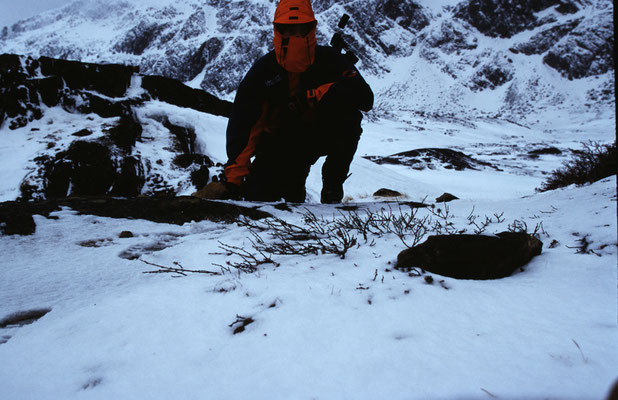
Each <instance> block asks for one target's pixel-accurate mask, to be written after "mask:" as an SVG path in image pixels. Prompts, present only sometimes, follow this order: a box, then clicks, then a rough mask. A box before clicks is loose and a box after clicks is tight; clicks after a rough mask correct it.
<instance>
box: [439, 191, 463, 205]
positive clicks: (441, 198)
mask: <svg viewBox="0 0 618 400" xmlns="http://www.w3.org/2000/svg"><path fill="white" fill-rule="evenodd" d="M453 200H459V197H457V196H455V195H452V194H450V193H443V194H442V195H440V196H439V197H436V203H448V202H449V201H453Z"/></svg>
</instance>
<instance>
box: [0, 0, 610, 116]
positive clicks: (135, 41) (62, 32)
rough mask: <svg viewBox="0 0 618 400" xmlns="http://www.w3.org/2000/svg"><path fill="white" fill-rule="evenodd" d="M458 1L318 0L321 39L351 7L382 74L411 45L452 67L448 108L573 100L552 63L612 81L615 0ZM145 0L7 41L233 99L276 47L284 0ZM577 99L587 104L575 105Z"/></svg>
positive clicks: (54, 22) (397, 97) (71, 10)
mask: <svg viewBox="0 0 618 400" xmlns="http://www.w3.org/2000/svg"><path fill="white" fill-rule="evenodd" d="M447 3H448V5H445V6H444V7H442V8H441V9H439V8H437V7H436V6H435V5H433V4H431V2H426V1H422V0H417V1H412V0H405V1H395V0H380V1H373V0H355V1H352V0H343V1H338V2H333V1H332V0H314V1H313V5H314V9H315V11H316V13H317V17H318V20H319V25H318V36H319V41H320V42H323V43H324V42H328V41H329V38H330V36H331V35H332V33H333V32H334V27H336V25H337V21H338V19H339V17H340V16H341V14H342V13H343V12H346V13H348V14H350V15H351V16H352V20H351V21H352V22H351V24H350V27H349V28H348V29H347V30H346V31H345V37H346V39H347V40H348V42H349V43H350V45H351V47H352V48H353V50H354V51H355V52H356V53H357V55H359V57H360V59H361V64H360V68H361V69H362V70H363V72H364V73H365V74H366V75H367V76H368V77H369V79H370V80H371V79H372V78H373V77H374V78H375V79H383V78H388V76H389V74H390V73H391V71H392V69H393V66H394V65H397V64H398V63H399V62H400V61H401V60H406V59H410V58H411V57H412V60H414V58H416V57H419V59H420V60H421V61H422V62H423V63H427V65H428V67H429V68H430V69H431V70H432V71H435V72H434V73H435V74H437V76H439V77H440V79H438V80H436V81H435V84H437V85H440V87H438V88H434V90H436V91H438V92H440V93H441V97H446V98H448V102H445V103H443V104H442V103H441V104H436V105H435V108H437V109H438V110H441V112H442V113H446V112H449V111H450V112H461V111H462V110H463V111H467V112H473V111H472V110H470V109H469V107H467V106H466V105H465V104H464V103H463V102H462V100H461V99H462V98H464V97H462V94H465V93H466V92H471V93H472V94H474V93H477V95H478V96H483V93H484V92H487V91H489V92H491V91H494V90H496V89H498V88H505V89H506V90H505V91H504V92H503V94H502V95H501V96H502V103H501V107H499V108H496V107H495V106H493V105H492V106H491V107H490V106H489V105H488V107H487V108H486V109H485V110H481V111H483V112H493V113H495V112H496V111H498V110H499V112H500V113H501V114H512V115H514V116H519V117H524V116H525V115H526V114H527V113H530V111H531V110H533V109H535V108H536V109H539V108H540V104H544V107H550V106H556V104H557V105H558V106H560V105H561V104H566V103H567V102H568V101H572V99H570V98H568V96H566V95H565V94H564V93H562V92H561V88H560V85H558V84H557V83H555V82H547V81H545V82H544V80H546V78H545V77H544V74H543V73H541V72H540V70H542V69H550V70H555V71H557V72H559V73H560V74H561V75H562V76H563V77H564V79H567V80H568V79H585V78H588V77H595V76H604V77H605V78H604V79H601V80H599V81H591V82H590V85H591V90H597V91H607V90H612V89H611V88H612V87H613V79H614V78H613V63H614V59H613V20H612V11H613V5H612V3H611V2H610V1H608V0H601V1H598V2H590V1H587V0H543V1H532V0H527V1H523V2H522V1H513V0H465V1H456V0H453V1H450V2H447ZM145 4H146V5H142V4H141V3H140V2H139V1H137V2H132V3H129V2H126V1H112V2H105V4H103V2H101V1H100V0H89V1H83V2H76V3H73V4H71V5H69V6H67V7H65V8H64V9H62V10H59V11H52V12H48V13H46V14H43V15H41V16H38V17H33V18H30V19H28V20H25V21H21V22H19V23H17V24H15V25H13V26H11V27H5V28H4V29H3V30H2V31H1V33H0V52H3V51H4V52H14V53H23V54H30V55H34V56H37V57H38V56H40V55H44V56H50V57H56V58H63V59H73V60H82V61H95V60H104V61H107V62H114V63H125V64H130V65H139V67H140V70H141V71H142V72H144V73H147V74H155V75H162V76H166V77H171V78H175V79H178V80H181V81H184V82H187V81H191V82H192V85H195V86H200V87H201V88H203V89H205V90H207V91H209V92H211V93H214V94H216V95H218V96H220V97H225V98H228V99H229V98H231V96H232V95H233V93H234V91H235V89H236V87H237V85H238V83H239V81H240V79H241V78H242V76H243V74H244V73H245V72H246V71H247V70H248V68H249V67H250V65H251V64H252V63H253V61H254V60H255V59H256V58H257V57H259V56H260V55H262V54H264V53H266V52H267V51H268V50H269V48H270V47H271V44H270V43H271V35H272V32H271V30H272V28H271V25H270V21H271V18H272V14H273V12H274V8H275V5H276V2H275V1H273V0H242V1H232V0H201V1H198V0H179V1H176V2H173V3H172V2H170V3H169V4H165V3H164V2H161V3H159V5H156V6H151V5H148V4H147V3H145ZM74 20H78V21H81V22H78V23H73V26H70V27H69V23H68V21H74ZM86 25H95V26H97V27H98V28H100V29H98V30H97V32H99V34H100V33H101V32H104V34H107V36H105V37H104V38H103V39H101V38H99V37H97V38H94V37H91V36H89V35H88V34H86V33H83V30H84V26H86ZM75 32H80V35H79V36H80V39H79V41H76V40H75V39H73V38H72V36H73V33H75ZM501 48H505V49H509V48H510V49H511V50H510V51H505V50H503V49H501ZM407 62H408V63H409V62H410V61H407ZM415 64H418V62H416V61H412V64H410V65H411V69H410V70H409V73H410V74H411V78H413V77H414V76H415V75H417V74H418V72H417V71H418V68H421V65H419V66H418V67H417V66H415ZM530 68H532V69H533V70H534V71H536V72H535V73H534V74H533V76H528V75H529V74H528V73H527V72H526V71H529V70H530ZM608 74H609V75H608ZM453 80H454V83H453ZM376 82H377V81H376ZM422 85H423V83H422V82H420V83H419V82H415V81H414V79H412V80H411V81H408V82H405V81H401V78H400V79H399V82H397V83H395V84H393V85H391V86H388V87H385V88H379V89H378V95H379V97H380V98H381V99H382V104H381V106H380V107H378V109H377V115H378V116H380V115H383V114H384V113H385V112H388V111H393V110H396V109H399V108H407V109H409V108H410V107H412V108H416V109H419V108H421V107H425V108H431V107H432V105H431V104H427V101H426V99H422V98H419V97H418V96H415V95H414V94H415V93H417V92H418V91H419V90H421V91H422V90H425V88H424V87H423V86H422ZM608 97H611V96H608ZM539 99H541V101H539ZM410 101H413V103H412V104H411V103H410ZM602 102H603V104H606V105H609V104H610V103H611V101H605V100H603V101H602ZM449 104H453V105H452V106H450V107H449ZM582 106H583V105H582ZM597 108H598V107H597ZM606 108H607V107H606ZM574 109H575V110H580V109H586V108H585V107H580V106H578V105H575V106H574Z"/></svg>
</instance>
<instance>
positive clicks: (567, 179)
mask: <svg viewBox="0 0 618 400" xmlns="http://www.w3.org/2000/svg"><path fill="white" fill-rule="evenodd" d="M582 144H583V146H584V149H583V150H581V151H580V152H578V153H577V155H576V156H575V158H574V159H572V160H570V161H567V162H565V163H564V167H563V168H560V169H557V170H555V171H553V172H552V174H551V176H550V177H549V178H547V180H546V181H545V182H543V184H542V186H541V188H539V189H538V190H539V191H541V192H546V191H548V190H554V189H559V188H561V187H565V186H569V185H572V184H576V185H585V184H587V183H593V182H596V181H598V180H601V179H603V178H607V177H608V176H612V175H615V174H616V158H617V155H616V142H614V143H613V144H600V143H598V142H588V143H582Z"/></svg>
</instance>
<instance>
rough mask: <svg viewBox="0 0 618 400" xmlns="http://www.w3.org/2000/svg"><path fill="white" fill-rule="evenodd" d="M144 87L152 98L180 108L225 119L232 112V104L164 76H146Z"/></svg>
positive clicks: (143, 80)
mask: <svg viewBox="0 0 618 400" xmlns="http://www.w3.org/2000/svg"><path fill="white" fill-rule="evenodd" d="M142 87H143V88H144V89H146V90H147V91H148V93H149V94H150V95H151V96H152V97H154V98H156V99H159V100H161V101H165V102H166V103H170V104H174V105H177V106H179V107H187V108H192V109H194V110H197V111H202V112H207V113H209V114H214V115H222V116H225V117H227V116H229V115H230V113H231V111H232V103H230V102H229V101H224V100H220V99H218V98H217V97H215V96H213V95H211V94H209V93H206V92H204V91H203V90H199V89H192V88H190V87H188V86H186V85H183V84H182V83H181V82H179V81H177V80H175V79H171V78H165V77H162V76H144V77H143V78H142Z"/></svg>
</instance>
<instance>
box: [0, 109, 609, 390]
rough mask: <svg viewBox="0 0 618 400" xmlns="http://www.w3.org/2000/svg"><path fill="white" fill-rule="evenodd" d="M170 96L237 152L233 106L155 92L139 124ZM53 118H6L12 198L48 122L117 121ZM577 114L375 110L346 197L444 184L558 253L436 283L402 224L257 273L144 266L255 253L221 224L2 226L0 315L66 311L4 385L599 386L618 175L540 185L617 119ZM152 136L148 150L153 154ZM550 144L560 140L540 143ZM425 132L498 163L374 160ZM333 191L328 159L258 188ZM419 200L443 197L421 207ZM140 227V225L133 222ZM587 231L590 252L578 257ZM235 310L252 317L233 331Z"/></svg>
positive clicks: (26, 329) (218, 155) (66, 218)
mask: <svg viewBox="0 0 618 400" xmlns="http://www.w3.org/2000/svg"><path fill="white" fill-rule="evenodd" d="M162 113H163V114H166V115H168V116H169V117H170V118H175V120H174V121H172V122H174V123H176V124H185V125H190V126H193V127H194V128H195V130H196V132H198V135H199V138H198V140H199V147H200V149H201V150H202V151H203V152H204V153H206V154H209V155H210V156H211V157H212V158H213V160H216V161H220V160H223V157H224V153H223V146H224V136H225V118H221V117H211V116H205V115H204V114H200V113H198V112H196V111H193V110H188V109H187V110H185V109H179V108H177V107H171V106H169V105H165V104H163V103H160V102H150V103H147V104H146V105H145V106H144V107H142V108H141V109H138V110H137V114H138V116H139V118H140V119H141V120H142V121H144V119H146V118H149V116H152V115H157V114H162ZM45 115H46V116H45V117H44V119H42V120H41V121H36V122H33V123H32V124H30V125H28V126H27V127H25V128H22V129H21V130H19V129H18V130H15V131H11V130H9V129H8V128H6V127H5V128H3V129H1V130H0V138H1V141H0V157H1V159H2V160H3V161H2V164H3V170H4V171H6V172H5V173H4V174H3V179H2V180H1V183H0V193H1V194H2V197H3V200H12V199H14V198H15V197H16V196H17V194H18V190H17V188H16V185H18V183H19V181H20V179H21V178H20V177H23V176H24V175H25V174H27V172H28V165H29V164H28V160H31V158H30V157H32V155H34V154H36V153H37V152H40V151H41V150H42V149H44V148H45V146H44V141H41V140H40V138H41V137H44V136H45V134H46V129H50V130H51V129H54V130H56V131H58V130H62V127H63V126H64V127H65V129H64V130H66V131H67V132H73V131H75V130H78V129H81V128H83V124H90V125H92V126H90V125H87V126H89V127H90V128H94V126H96V125H97V124H99V125H100V124H102V122H101V121H98V120H96V119H95V118H94V116H93V117H91V118H90V119H88V120H86V119H84V118H83V117H81V116H79V115H75V116H73V118H74V119H75V120H74V121H72V120H71V116H72V114H69V113H66V112H64V111H61V110H56V109H50V110H47V111H46V113H45ZM50 120H51V121H52V122H53V123H50ZM33 124H35V125H33ZM60 124H62V125H60ZM79 124H82V125H79ZM582 124H583V123H582ZM582 124H580V125H575V126H571V127H570V128H567V127H566V126H562V125H560V124H559V121H554V126H555V127H556V131H554V132H547V131H543V130H539V129H536V128H529V127H523V126H520V125H516V124H512V123H509V122H505V121H496V120H490V119H479V120H473V121H458V120H455V119H451V120H447V119H432V118H420V117H417V116H415V115H414V114H411V115H409V116H408V118H407V120H406V121H403V122H402V121H389V120H378V121H373V122H367V123H365V124H364V133H363V136H362V138H361V142H360V145H359V150H358V153H357V157H356V158H355V161H354V162H353V165H352V169H351V172H352V176H351V177H350V179H349V180H348V181H347V182H346V185H345V190H346V196H347V198H346V201H347V202H348V203H347V205H358V206H359V207H360V209H359V211H358V212H359V213H360V215H363V213H364V212H366V211H364V210H372V211H379V210H380V209H391V210H393V211H394V212H399V210H400V209H401V210H403V212H408V208H407V206H405V205H403V206H402V205H398V203H397V202H390V203H386V202H385V200H386V199H383V198H376V197H374V196H373V195H372V194H373V192H374V191H376V190H377V189H379V188H381V187H386V188H390V189H395V190H399V191H400V192H401V193H402V194H403V196H402V198H399V200H400V201H425V202H427V203H434V201H433V199H434V198H435V197H436V196H438V195H440V194H441V193H443V192H444V191H448V192H451V193H453V194H456V195H457V196H458V197H460V200H457V201H455V202H452V203H448V205H446V207H448V212H449V215H452V217H451V218H450V221H451V222H452V223H453V224H454V225H453V226H454V227H456V229H457V230H460V231H463V230H465V231H466V232H468V233H473V231H474V227H473V226H472V225H470V224H469V222H468V217H469V216H470V215H476V216H478V218H477V221H482V220H484V219H485V217H489V218H492V220H493V221H494V222H493V223H492V224H490V225H489V227H488V229H487V231H486V232H485V233H487V234H492V233H497V232H501V231H504V230H507V228H508V226H509V224H511V225H512V224H513V223H515V222H516V221H519V222H523V223H525V224H526V225H527V227H528V230H529V231H532V230H534V229H535V227H539V233H540V238H541V240H542V241H543V243H544V247H543V253H542V254H541V255H540V256H538V257H536V258H534V259H533V260H532V261H531V262H530V263H529V264H528V265H527V266H526V267H525V268H524V271H523V272H518V273H516V274H515V275H513V276H511V277H508V278H504V279H500V280H491V281H468V280H456V279H452V278H445V277H440V276H437V275H434V274H429V273H428V274H426V275H432V276H433V278H434V282H433V284H427V283H426V282H425V280H424V278H423V277H413V276H409V275H408V273H406V272H401V271H398V270H395V269H394V268H393V265H394V263H395V259H396V256H397V254H398V253H399V252H400V251H402V250H404V249H405V246H404V244H403V243H402V241H400V240H399V238H397V237H396V236H395V235H393V234H389V235H385V236H382V237H377V236H375V235H373V236H372V235H370V236H369V238H368V240H367V241H365V240H364V239H363V237H362V236H361V235H356V236H357V240H358V246H357V247H354V248H352V249H350V250H349V251H348V253H347V254H346V256H345V258H344V259H341V258H340V257H339V256H336V255H332V254H325V255H305V256H300V255H288V256H273V260H274V261H275V262H276V263H278V266H275V265H273V264H264V265H261V266H260V267H259V269H258V271H257V272H255V273H251V274H246V273H240V274H239V273H236V272H234V270H233V269H232V271H231V272H225V273H223V274H221V275H215V276H211V275H205V274H197V273H194V274H188V276H185V277H177V276H174V275H170V274H144V273H143V272H146V271H152V270H157V269H158V268H156V267H153V266H151V265H148V264H146V263H144V262H142V261H146V262H149V263H154V264H158V265H162V266H174V265H176V263H178V264H180V265H182V266H183V267H184V268H187V269H204V270H210V271H213V272H222V270H221V268H220V266H219V265H225V264H226V262H227V261H231V262H238V261H240V260H239V258H238V256H237V255H233V254H232V255H229V254H226V252H225V251H223V250H222V249H221V248H220V247H219V246H220V245H221V243H224V244H228V245H233V246H238V247H241V248H244V249H245V250H247V251H253V248H252V247H251V241H250V239H254V240H255V238H254V237H253V236H252V234H251V233H250V232H249V230H248V229H247V228H246V227H244V226H240V225H237V224H223V223H215V222H210V221H202V222H191V223H186V224H184V225H182V226H177V225H169V224H158V223H154V222H149V221H143V220H128V219H112V218H104V217H98V216H88V215H77V214H76V212H74V211H73V210H71V209H68V208H65V209H63V210H62V211H59V212H55V213H53V214H52V215H51V216H50V218H46V217H43V216H35V221H36V225H37V230H36V233H35V234H33V235H31V236H0V253H1V254H2V258H1V261H0V318H4V317H7V316H10V315H12V314H14V313H17V312H21V311H28V310H32V309H51V311H50V312H49V313H47V314H46V315H45V316H43V317H42V318H40V319H39V320H37V321H36V322H34V323H32V324H29V325H24V326H21V327H20V326H16V325H10V326H8V327H5V328H3V329H0V338H1V339H2V340H0V343H1V344H0V360H1V362H0V387H1V388H2V398H6V399H79V398H93V399H95V398H96V399H109V398H119V399H133V398H135V399H145V398H147V399H169V398H183V399H204V398H213V399H222V398H226V399H239V398H256V399H262V398H263V399H266V398H285V399H290V398H299V399H304V398H307V399H309V398H319V399H342V398H354V399H375V398H394V399H444V398H449V399H450V398H459V399H476V398H478V399H483V398H493V397H494V396H495V397H497V398H502V399H522V398H525V399H545V398H553V399H599V398H603V397H604V396H605V395H606V393H607V391H608V390H609V387H610V386H611V384H612V383H613V381H614V380H615V379H616V377H617V376H618V369H617V368H616V366H617V365H618V346H616V339H618V326H617V315H618V314H617V309H616V304H617V295H616V282H617V270H616V265H617V251H616V230H617V226H616V178H615V176H614V177H612V178H608V179H605V180H603V181H600V182H597V183H595V184H592V185H587V186H584V187H575V186H571V187H568V188H565V189H560V190H555V191H551V192H545V193H536V192H535V188H536V187H538V186H540V184H541V182H542V181H543V180H544V179H545V177H546V174H547V173H548V172H549V171H551V170H552V169H555V168H557V167H559V166H560V164H561V162H563V161H564V160H565V159H566V158H567V157H569V149H576V148H579V147H580V146H581V144H580V140H581V138H582V130H584V131H585V132H586V135H587V136H586V137H590V138H594V139H596V140H600V141H602V142H610V141H611V140H612V137H611V135H612V134H613V130H614V127H615V123H614V121H612V120H606V121H597V122H596V123H594V124H590V123H586V124H583V125H582ZM32 127H36V128H37V129H41V130H39V131H37V130H35V131H31V128H32ZM46 127H47V128H46ZM157 129H158V128H157V127H156V125H155V124H153V125H152V126H150V125H148V124H146V127H145V133H144V135H143V136H146V137H156V132H157ZM97 132H98V131H96V130H95V132H94V133H93V135H94V136H96V135H97V134H98V133H97ZM52 133H53V131H52ZM155 143H156V141H154V142H152V143H151V144H148V143H141V144H139V146H136V151H139V152H141V154H142V155H144V156H146V155H147V152H148V151H156V149H155V148H154V147H152V146H154V145H155ZM62 145H63V144H62V143H58V144H57V146H62ZM162 145H163V144H162ZM550 145H551V146H556V147H558V148H560V149H562V150H563V155H543V156H540V157H539V158H529V157H526V154H527V152H528V151H529V150H531V149H536V148H541V147H543V146H545V147H546V146H550ZM140 146H141V147H140ZM148 146H151V147H150V150H148V148H147V147H148ZM421 147H449V148H453V149H458V150H461V151H463V152H465V153H466V154H468V155H471V156H473V157H475V158H478V159H482V160H485V161H490V162H493V163H494V164H497V165H500V166H501V168H502V170H501V171H496V170H494V169H491V168H489V169H481V170H478V171H454V170H446V169H444V168H439V167H436V168H435V169H425V170H414V169H411V168H409V167H404V166H396V165H390V166H389V165H387V164H384V165H378V164H375V163H373V162H371V161H369V160H367V159H364V158H362V156H364V155H389V154H393V153H395V152H397V151H404V150H408V149H414V148H421ZM163 165H167V161H165V162H164V163H163ZM7 168H8V169H7ZM161 168H164V167H161ZM180 184H182V182H179V185H180ZM185 184H186V183H185ZM319 190H320V179H319V165H316V166H315V167H314V169H313V170H312V172H311V175H310V178H309V180H308V192H309V199H310V201H309V202H308V203H307V204H305V205H304V206H303V207H295V208H292V209H291V211H282V210H279V209H276V208H275V207H273V205H272V204H257V205H258V206H260V207H261V209H262V210H264V211H267V212H270V213H272V214H273V215H275V216H277V217H279V218H282V219H285V220H287V221H289V222H291V223H295V224H302V221H303V218H304V216H303V214H304V213H306V212H307V210H308V211H310V212H312V213H314V214H315V215H317V216H319V217H321V216H323V217H324V218H326V219H332V218H335V217H341V215H344V214H345V213H346V212H345V211H342V210H341V209H338V208H336V206H331V205H320V204H318V203H317V202H318V199H319ZM187 193H188V192H187ZM241 204H243V205H249V206H256V204H251V203H241ZM435 207H436V208H434V211H435V210H436V209H437V208H440V209H441V210H445V205H444V204H436V205H435ZM496 215H501V216H502V217H501V218H500V222H498V221H496V219H497V218H496ZM424 216H430V214H429V210H428V209H420V210H419V211H418V216H417V217H418V218H422V217H424ZM432 218H433V219H434V220H437V219H436V217H435V216H432ZM125 230H128V231H131V232H132V233H133V235H134V237H132V238H124V239H121V238H119V234H120V233H121V232H122V231H125ZM430 233H436V232H430ZM263 238H264V239H265V240H266V241H268V240H273V239H272V238H270V237H269V236H268V235H267V234H263ZM583 238H585V241H587V242H588V243H589V247H588V249H589V250H592V251H591V252H589V253H586V254H578V252H577V247H578V246H580V245H581V240H582V239H583ZM554 241H555V242H554ZM552 242H553V243H554V244H553V245H552V246H551V247H550V244H551V243H552ZM440 281H442V282H440ZM446 288H448V289H446ZM239 316H240V317H244V318H247V317H250V318H252V319H253V320H254V322H253V323H252V324H249V325H247V326H246V330H245V331H244V332H241V333H238V334H234V333H233V331H234V329H236V328H237V327H238V326H239V324H238V323H236V324H234V322H235V321H236V320H237V319H238V317H239Z"/></svg>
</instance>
